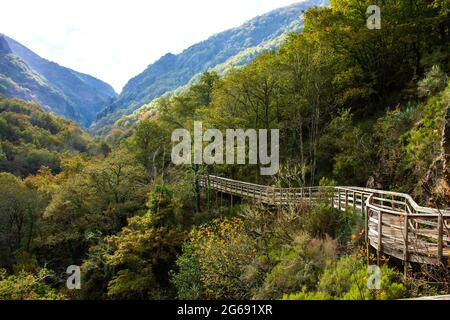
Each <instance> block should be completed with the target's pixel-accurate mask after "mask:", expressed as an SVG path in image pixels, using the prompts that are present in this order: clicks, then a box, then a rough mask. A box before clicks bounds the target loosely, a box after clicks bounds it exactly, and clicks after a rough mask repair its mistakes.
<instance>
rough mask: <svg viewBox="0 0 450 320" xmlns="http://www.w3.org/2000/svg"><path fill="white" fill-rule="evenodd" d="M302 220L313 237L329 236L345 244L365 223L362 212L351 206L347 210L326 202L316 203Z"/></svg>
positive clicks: (304, 227)
mask: <svg viewBox="0 0 450 320" xmlns="http://www.w3.org/2000/svg"><path fill="white" fill-rule="evenodd" d="M302 220H303V222H302V227H303V229H304V230H305V231H307V232H308V233H309V234H311V235H312V236H313V237H318V238H325V237H326V236H329V237H332V238H333V239H337V240H338V241H339V242H341V243H343V244H345V243H347V242H348V241H349V240H350V237H351V236H352V235H353V234H355V233H357V232H358V230H359V229H360V228H362V226H363V223H364V221H363V218H362V216H361V213H360V212H357V211H354V210H353V209H351V208H347V210H346V211H340V210H336V209H334V208H331V206H330V205H329V204H326V203H319V204H317V205H314V206H313V208H312V210H311V211H310V212H306V213H305V215H304V217H303V219H302Z"/></svg>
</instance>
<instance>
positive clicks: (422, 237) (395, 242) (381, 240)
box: [200, 176, 450, 266]
mask: <svg viewBox="0 0 450 320" xmlns="http://www.w3.org/2000/svg"><path fill="white" fill-rule="evenodd" d="M200 185H201V187H203V188H207V189H210V190H215V191H217V192H221V193H226V194H229V195H232V196H238V197H241V198H248V199H251V200H252V201H255V202H260V203H264V204H267V205H273V206H286V205H296V204H299V203H301V202H304V201H310V202H317V201H329V203H330V204H332V205H333V207H334V208H336V209H339V210H341V211H345V210H347V208H353V209H354V210H358V211H360V212H361V214H362V215H363V216H364V217H365V225H366V228H365V229H366V230H368V232H366V243H367V244H368V245H370V246H372V247H373V248H375V249H376V250H377V256H378V261H379V260H380V256H381V255H382V254H385V255H389V256H393V257H396V258H398V259H401V260H403V261H405V262H417V263H422V264H432V265H447V266H449V265H450V210H447V209H446V210H438V209H435V208H426V207H421V206H419V205H418V204H417V203H416V202H415V201H414V200H413V199H412V198H411V196H409V195H407V194H404V193H397V192H390V191H382V190H375V189H367V188H359V187H312V188H308V187H305V188H275V187H271V186H264V185H258V184H253V183H248V182H242V181H236V180H231V179H226V178H221V177H216V176H203V177H201V179H200Z"/></svg>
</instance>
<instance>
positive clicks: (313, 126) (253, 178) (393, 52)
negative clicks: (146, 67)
mask: <svg viewBox="0 0 450 320" xmlns="http://www.w3.org/2000/svg"><path fill="white" fill-rule="evenodd" d="M330 2H331V6H330V7H320V8H318V7H313V8H310V9H309V10H308V11H307V12H306V13H305V15H304V28H303V31H302V32H301V33H292V34H290V36H289V37H288V38H287V39H286V41H285V42H284V43H283V45H282V46H281V47H280V48H279V49H278V50H277V51H271V52H264V53H262V54H260V55H258V57H256V58H255V59H254V60H253V61H252V62H251V63H249V64H248V65H247V66H245V67H242V68H236V69H233V70H231V71H229V72H228V73H227V74H226V75H225V76H223V77H221V76H219V75H218V74H217V73H215V72H205V73H203V74H202V75H201V77H200V79H199V80H198V81H197V82H196V83H194V84H193V85H192V86H190V87H189V88H188V89H187V90H186V91H185V92H184V93H182V94H180V95H178V96H175V97H163V98H161V99H158V100H157V101H156V102H155V103H154V107H153V109H152V112H149V113H147V114H146V115H145V117H142V118H141V120H140V121H139V122H138V124H137V126H136V128H134V129H132V130H130V132H129V133H128V134H127V135H128V137H127V138H123V137H122V138H121V136H120V134H119V135H118V136H117V137H115V139H114V140H115V142H116V145H114V146H113V147H112V150H111V152H109V153H108V152H107V151H106V150H105V151H102V150H104V149H107V148H106V147H105V146H104V145H103V148H100V149H99V150H100V151H96V152H90V151H89V147H88V145H86V144H83V143H75V142H74V141H73V139H70V138H68V139H69V140H68V141H71V143H67V144H66V143H61V144H59V143H58V142H61V141H62V140H60V139H56V140H57V141H53V140H52V139H53V138H54V137H53V136H51V135H50V136H49V135H48V132H51V131H52V130H54V132H55V133H56V137H58V134H59V133H60V132H66V133H67V130H68V131H69V132H73V131H75V132H77V130H76V129H75V128H73V127H72V130H69V129H67V128H71V126H70V125H69V124H67V123H66V124H65V125H64V126H63V125H62V124H63V122H61V120H57V119H55V118H53V117H51V116H48V115H46V114H44V113H42V112H39V111H38V109H37V108H34V107H32V106H29V105H26V106H24V104H23V103H21V102H18V101H15V100H13V101H11V100H3V101H2V103H1V104H0V108H3V109H2V110H8V111H7V112H3V111H2V112H1V113H0V116H1V118H0V134H2V135H1V143H2V148H4V145H5V146H8V145H13V146H14V147H15V146H16V145H19V146H21V145H23V146H24V147H25V146H26V147H27V148H32V149H33V148H38V146H39V148H45V149H48V150H53V148H55V149H54V150H57V151H58V152H59V153H60V151H61V150H65V149H64V148H68V149H70V150H71V152H69V153H68V154H67V155H65V156H64V157H62V158H60V163H59V166H58V167H56V168H52V167H51V166H50V165H51V163H50V164H49V163H47V162H43V163H42V165H43V167H41V168H40V170H35V167H33V170H30V169H28V167H24V168H25V169H21V170H20V171H17V170H12V169H7V171H9V173H8V172H2V173H0V189H1V190H0V226H1V227H0V299H8V298H9V299H11V298H12V299H194V300H195V299H302V300H303V299H333V300H340V299H398V298H404V297H415V296H423V295H437V294H448V293H449V292H450V287H449V283H450V275H449V271H448V267H446V266H441V267H436V268H431V267H429V266H426V265H425V266H421V265H415V266H413V267H411V268H409V269H408V268H405V269H406V272H405V274H401V272H400V271H399V270H400V269H399V268H398V262H397V263H396V261H395V260H394V259H390V258H388V257H382V259H381V261H382V263H381V265H382V266H381V270H382V274H383V278H382V286H381V289H379V290H369V289H368V288H367V287H366V283H367V277H368V275H367V265H366V260H365V257H366V256H369V258H370V257H371V254H370V252H367V251H366V250H367V247H366V245H365V244H364V237H365V232H367V230H365V227H364V221H363V218H362V217H361V215H360V213H359V212H357V211H355V210H353V208H350V207H348V208H346V211H344V212H342V211H338V210H335V209H334V208H333V207H331V205H330V203H329V201H328V202H323V203H321V202H317V203H310V202H308V203H306V202H305V203H303V204H301V205H298V206H292V207H284V208H279V209H278V211H277V214H274V211H273V209H272V208H270V207H268V206H264V205H255V204H246V203H245V201H236V200H235V201H234V202H233V201H232V200H231V199H230V198H228V197H227V196H226V195H222V196H223V199H222V201H220V202H219V201H218V200H217V199H216V198H215V195H214V194H212V193H210V192H206V191H202V189H201V188H200V183H199V180H200V177H201V176H202V175H205V174H214V175H218V176H223V177H228V178H234V179H238V180H242V181H248V182H258V183H261V184H268V185H274V186H280V187H301V186H316V185H326V186H332V185H354V186H360V187H366V186H367V187H371V188H382V189H385V190H393V191H402V192H407V193H409V194H411V195H412V196H413V197H414V198H415V199H416V200H417V201H418V202H420V203H422V204H429V205H433V206H436V207H438V208H448V207H449V205H450V204H449V199H450V196H449V194H450V186H449V181H448V172H449V168H448V163H449V162H448V141H449V137H448V132H449V129H448V127H449V122H448V121H449V114H450V111H449V105H450V84H449V81H448V74H449V72H450V60H449V52H450V50H449V46H450V30H449V26H450V23H449V22H450V7H449V5H448V1H445V0H433V1H431V0H417V1H409V0H397V1H385V2H382V3H381V4H380V5H381V6H382V13H383V14H382V28H381V29H380V30H370V29H368V28H367V27H366V19H367V14H366V10H367V7H368V6H369V5H371V4H372V1H369V0H368V1H360V0H332V1H330ZM167 59H168V60H171V59H173V57H167ZM33 114H34V116H33ZM46 117H50V120H45V118H46ZM3 118H5V119H4V120H3V121H2V119H3ZM35 118H38V119H35ZM9 119H14V121H12V120H9ZM194 121H202V122H203V128H204V129H207V128H218V129H220V130H225V129H228V128H243V129H247V128H253V129H280V163H281V169H280V171H279V172H278V174H276V175H275V176H271V177H264V178H263V177H261V176H260V174H259V172H260V171H259V169H260V168H259V165H220V166H219V165H215V166H207V165H198V164H193V165H190V166H189V165H184V166H175V165H173V164H172V163H171V150H172V146H173V144H172V142H171V134H172V132H173V131H174V130H175V129H180V128H186V129H189V130H191V131H192V132H193V125H194ZM47 122H49V123H50V124H46V123H47ZM52 125H53V126H56V127H57V128H52ZM66 125H67V126H66ZM3 128H5V129H3ZM5 130H9V131H5ZM61 130H62V131H61ZM10 131H12V132H16V133H15V135H16V136H17V137H15V136H14V135H12V134H10V133H8V132H10ZM4 132H7V133H4ZM62 136H65V134H61V139H62ZM80 136H81V137H83V134H81V133H80V135H75V137H80ZM71 137H72V138H73V137H74V136H71ZM44 138H45V139H44ZM49 139H50V141H48V140H49ZM63 145H64V146H65V147H63ZM80 145H81V146H82V147H80ZM67 146H70V147H67ZM58 148H60V149H58ZM6 150H8V149H7V148H6ZM6 150H5V149H3V151H2V152H0V163H1V164H3V163H8V160H1V157H2V156H1V155H2V154H5V156H3V158H4V159H12V158H11V155H8V151H6ZM74 151H75V152H74ZM76 151H81V152H82V153H83V154H78V153H77V152H76ZM13 154H14V153H13ZM17 154H19V153H17ZM8 156H9V157H10V158H8ZM5 161H6V162H5ZM14 163H16V162H14ZM49 166H50V169H49ZM2 168H3V167H2ZM11 173H12V174H11ZM69 265H79V266H81V272H82V282H81V289H80V290H68V289H66V287H65V281H66V278H65V270H66V268H67V267H68V266H69Z"/></svg>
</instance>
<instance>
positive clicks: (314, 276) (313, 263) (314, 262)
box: [254, 234, 336, 299]
mask: <svg viewBox="0 0 450 320" xmlns="http://www.w3.org/2000/svg"><path fill="white" fill-rule="evenodd" d="M276 253H277V254H278V255H279V263H278V264H277V265H276V266H275V267H274V268H273V269H272V270H271V271H270V272H269V273H268V274H267V276H266V278H265V280H264V283H263V285H262V287H261V289H260V290H259V292H258V293H257V294H256V295H255V297H254V298H256V299H280V298H281V297H282V296H283V294H285V293H291V292H295V291H297V290H301V288H303V287H305V288H308V289H314V288H315V287H316V285H317V282H318V280H319V278H320V275H321V274H322V272H323V271H324V269H325V267H326V265H327V264H328V263H330V262H331V261H333V260H335V259H336V242H335V241H333V240H331V239H329V238H327V239H325V240H318V239H313V238H311V237H310V236H308V235H306V234H300V235H298V236H297V237H296V238H295V240H294V243H293V244H292V246H291V247H288V248H286V247H284V248H281V249H279V250H278V252H276ZM272 254H274V253H272Z"/></svg>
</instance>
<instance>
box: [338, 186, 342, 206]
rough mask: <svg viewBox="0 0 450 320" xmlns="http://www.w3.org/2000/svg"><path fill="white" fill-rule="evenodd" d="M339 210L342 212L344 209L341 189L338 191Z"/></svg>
mask: <svg viewBox="0 0 450 320" xmlns="http://www.w3.org/2000/svg"><path fill="white" fill-rule="evenodd" d="M338 209H339V211H341V210H342V208H341V189H338Z"/></svg>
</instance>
